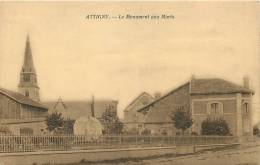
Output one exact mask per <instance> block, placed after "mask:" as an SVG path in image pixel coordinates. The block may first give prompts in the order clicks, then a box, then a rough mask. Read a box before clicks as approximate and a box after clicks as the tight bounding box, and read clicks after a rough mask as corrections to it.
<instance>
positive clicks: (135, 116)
mask: <svg viewBox="0 0 260 165" xmlns="http://www.w3.org/2000/svg"><path fill="white" fill-rule="evenodd" d="M152 101H154V97H153V96H152V95H150V94H149V93H147V92H143V93H141V94H140V95H139V96H138V97H137V98H136V99H134V100H133V101H132V102H131V103H130V104H129V105H128V106H127V107H126V108H125V109H124V129H125V131H130V130H131V129H138V128H139V127H141V125H140V124H142V123H143V116H144V115H143V114H142V113H139V112H137V110H138V109H140V108H142V107H144V106H145V105H147V104H149V103H151V102H152Z"/></svg>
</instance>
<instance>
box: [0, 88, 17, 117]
mask: <svg viewBox="0 0 260 165" xmlns="http://www.w3.org/2000/svg"><path fill="white" fill-rule="evenodd" d="M0 118H2V119H3V118H4V119H19V118H20V104H19V103H17V102H16V101H14V100H13V99H11V98H9V97H7V96H5V95H3V94H1V93H0Z"/></svg>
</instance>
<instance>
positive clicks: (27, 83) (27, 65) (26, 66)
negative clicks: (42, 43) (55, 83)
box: [18, 35, 40, 101]
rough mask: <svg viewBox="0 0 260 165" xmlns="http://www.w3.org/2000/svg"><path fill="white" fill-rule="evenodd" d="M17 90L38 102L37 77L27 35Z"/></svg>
mask: <svg viewBox="0 0 260 165" xmlns="http://www.w3.org/2000/svg"><path fill="white" fill-rule="evenodd" d="M18 90H19V92H20V93H22V94H23V95H24V96H26V97H29V98H31V99H33V100H35V101H40V95H39V87H38V83H37V75H36V71H35V69H34V65H33V58H32V50H31V44H30V38H29V35H28V36H27V39H26V44H25V52H24V61H23V66H22V69H21V73H20V83H19V85H18Z"/></svg>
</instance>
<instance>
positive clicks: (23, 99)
mask: <svg viewBox="0 0 260 165" xmlns="http://www.w3.org/2000/svg"><path fill="white" fill-rule="evenodd" d="M0 93H2V94H3V95H5V96H7V97H9V98H11V99H13V100H15V101H17V102H18V103H20V104H24V105H30V106H33V107H38V108H41V109H45V110H48V108H47V107H46V106H44V105H43V104H41V103H39V102H36V101H34V100H32V99H30V98H28V97H25V96H24V95H22V94H20V93H18V92H14V91H10V90H7V89H3V88H0Z"/></svg>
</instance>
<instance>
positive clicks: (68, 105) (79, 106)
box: [43, 98, 118, 120]
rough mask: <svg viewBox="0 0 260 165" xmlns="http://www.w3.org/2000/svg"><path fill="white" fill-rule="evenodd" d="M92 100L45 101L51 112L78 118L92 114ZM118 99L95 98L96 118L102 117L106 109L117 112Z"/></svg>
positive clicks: (67, 117) (68, 117) (66, 117)
mask: <svg viewBox="0 0 260 165" xmlns="http://www.w3.org/2000/svg"><path fill="white" fill-rule="evenodd" d="M92 103H93V102H92V101H91V100H86V101H63V100H62V99H61V98H59V99H58V100H57V101H46V102H43V104H44V105H45V106H47V107H48V108H49V114H51V113H53V112H58V113H62V116H63V117H64V118H65V119H67V120H76V119H78V118H80V117H82V116H86V117H87V116H92V108H91V106H92ZM117 104H118V101H116V100H95V102H94V109H95V112H94V113H95V114H94V116H95V118H97V119H100V118H101V117H102V114H103V113H104V112H105V111H106V110H110V111H113V112H115V113H116V114H117Z"/></svg>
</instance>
